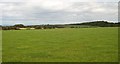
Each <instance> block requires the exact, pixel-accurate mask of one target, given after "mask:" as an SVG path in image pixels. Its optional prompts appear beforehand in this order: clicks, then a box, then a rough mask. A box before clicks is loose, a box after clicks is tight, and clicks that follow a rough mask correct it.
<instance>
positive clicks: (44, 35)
mask: <svg viewBox="0 0 120 64" xmlns="http://www.w3.org/2000/svg"><path fill="white" fill-rule="evenodd" d="M117 29H118V28H73V29H72V28H65V29H64V28H63V29H44V30H8V31H3V34H2V35H3V59H2V60H3V62H19V61H20V62H116V61H118V30H117Z"/></svg>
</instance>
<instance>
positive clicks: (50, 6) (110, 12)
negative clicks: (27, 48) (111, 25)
mask: <svg viewBox="0 0 120 64" xmlns="http://www.w3.org/2000/svg"><path fill="white" fill-rule="evenodd" d="M118 1H119V0H0V21H1V22H0V24H2V25H14V24H19V23H20V24H24V25H33V24H34V25H35V24H64V23H81V22H88V21H95V20H107V21H110V22H117V21H118Z"/></svg>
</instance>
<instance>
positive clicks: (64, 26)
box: [1, 21, 120, 30]
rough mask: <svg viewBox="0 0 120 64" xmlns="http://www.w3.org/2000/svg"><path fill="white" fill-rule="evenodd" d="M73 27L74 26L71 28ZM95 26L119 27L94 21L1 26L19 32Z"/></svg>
mask: <svg viewBox="0 0 120 64" xmlns="http://www.w3.org/2000/svg"><path fill="white" fill-rule="evenodd" d="M73 25H74V26H73ZM82 25H84V26H85V25H86V26H91V27H93V26H95V27H120V22H118V23H112V22H107V21H94V22H85V23H76V24H64V25H49V24H47V25H28V26H24V25H23V24H15V25H14V26H1V27H2V30H20V28H26V29H28V30H29V29H30V28H35V29H55V28H66V27H67V26H69V28H78V27H79V28H80V26H82Z"/></svg>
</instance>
